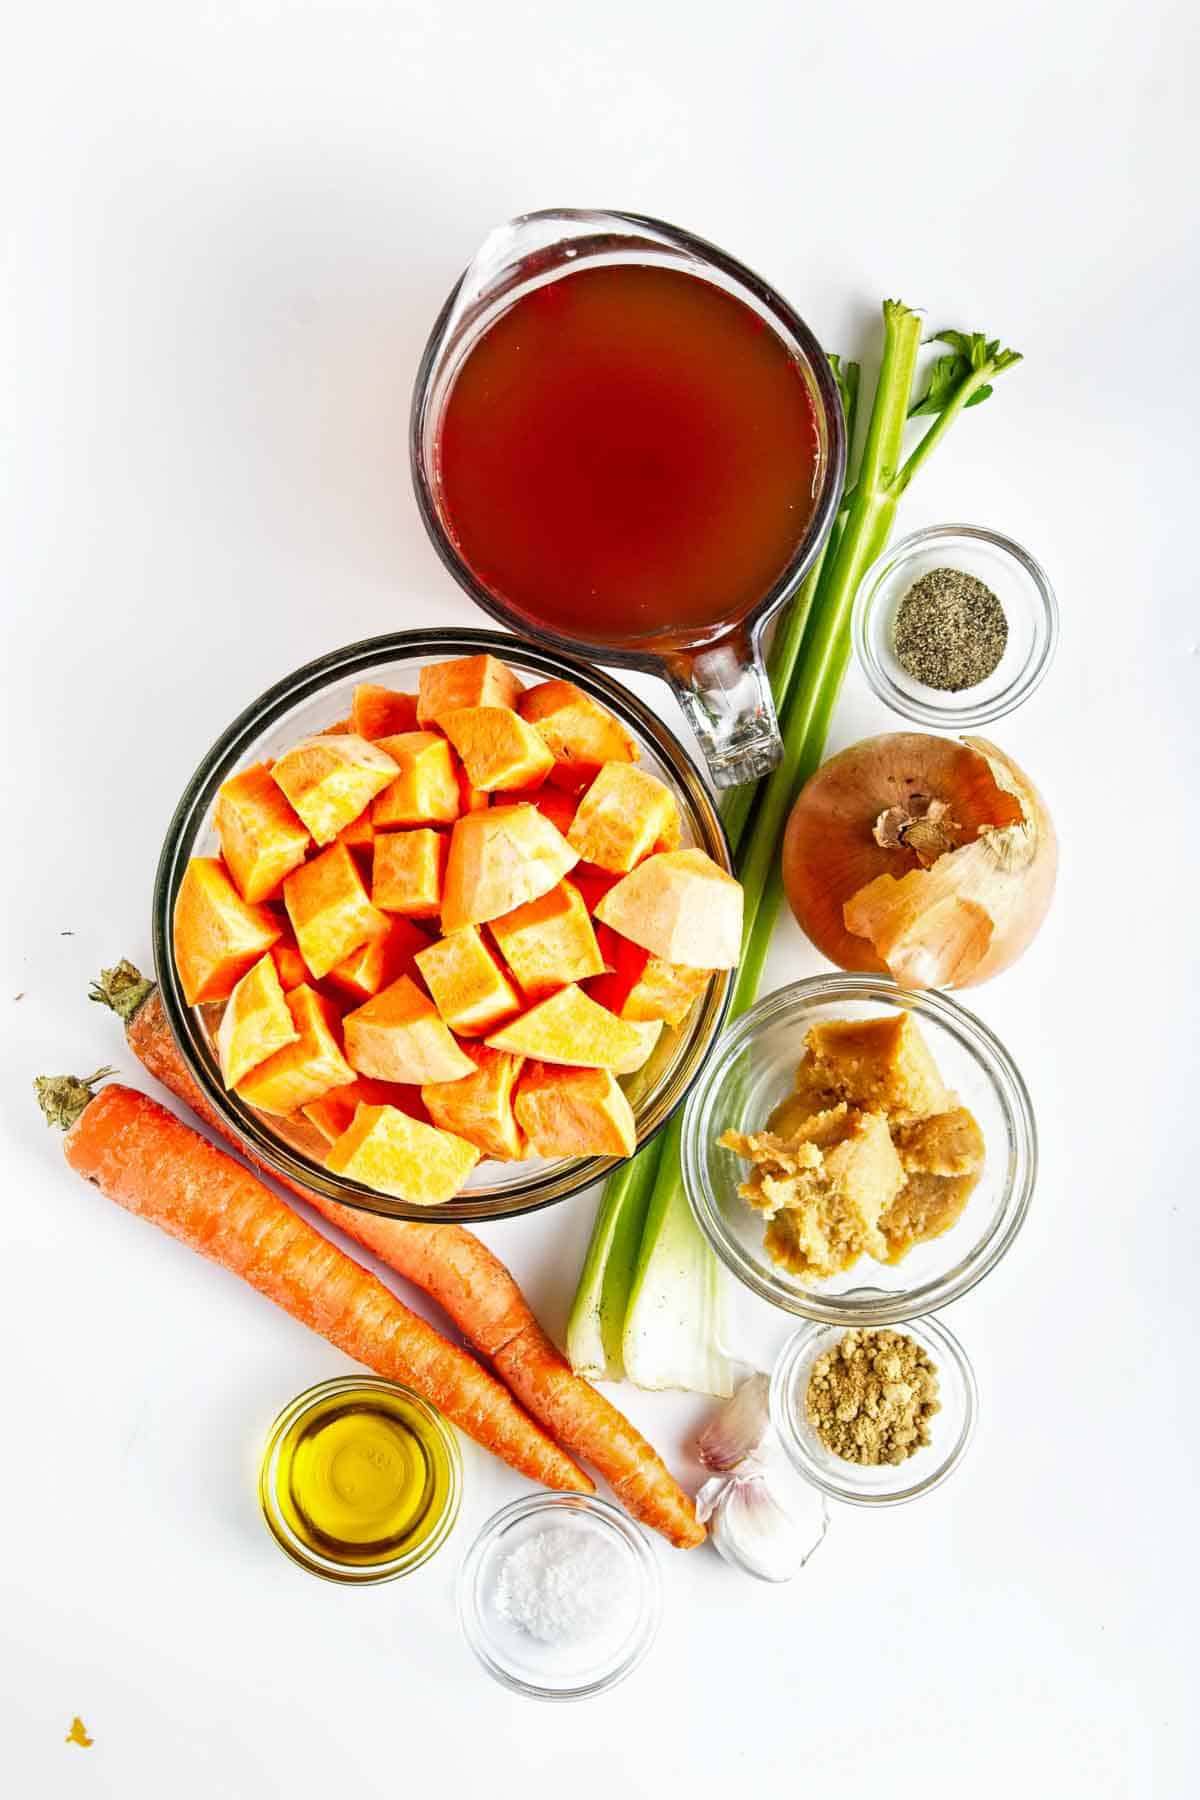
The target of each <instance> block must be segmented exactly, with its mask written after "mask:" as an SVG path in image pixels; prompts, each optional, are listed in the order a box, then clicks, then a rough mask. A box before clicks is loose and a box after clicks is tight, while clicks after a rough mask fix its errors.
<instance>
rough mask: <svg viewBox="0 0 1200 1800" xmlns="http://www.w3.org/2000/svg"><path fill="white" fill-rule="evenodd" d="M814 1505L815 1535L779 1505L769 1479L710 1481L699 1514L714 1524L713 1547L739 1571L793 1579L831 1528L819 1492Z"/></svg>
mask: <svg viewBox="0 0 1200 1800" xmlns="http://www.w3.org/2000/svg"><path fill="white" fill-rule="evenodd" d="M813 1501H814V1512H813V1518H812V1519H811V1521H809V1522H810V1523H811V1524H812V1525H813V1526H814V1528H815V1529H816V1536H815V1537H812V1536H811V1535H810V1533H809V1531H808V1530H806V1529H805V1527H804V1526H802V1524H801V1522H800V1520H799V1519H798V1518H797V1517H796V1516H795V1515H793V1514H792V1513H791V1512H788V1511H786V1510H785V1509H784V1507H782V1506H781V1505H780V1504H779V1502H778V1500H776V1498H775V1496H774V1494H773V1493H772V1492H771V1489H770V1487H769V1486H768V1484H767V1480H766V1477H765V1476H763V1475H734V1476H730V1477H726V1478H725V1479H724V1480H722V1479H721V1478H720V1477H714V1478H713V1480H711V1481H706V1482H705V1484H704V1486H703V1487H702V1488H701V1489H700V1492H699V1493H698V1494H697V1495H696V1514H697V1517H698V1518H699V1519H700V1520H701V1521H702V1522H703V1523H706V1524H707V1525H708V1528H709V1537H710V1538H711V1540H712V1545H713V1548H714V1549H715V1550H716V1551H717V1553H718V1555H720V1556H721V1557H723V1558H724V1560H725V1561H726V1562H727V1563H730V1564H731V1565H732V1566H733V1567H734V1568H735V1569H741V1570H743V1571H744V1573H746V1574H747V1575H753V1576H755V1577H756V1578H757V1579H758V1580H759V1581H775V1582H780V1581H791V1579H792V1577H793V1576H795V1575H798V1574H799V1572H800V1570H801V1569H802V1568H803V1567H804V1565H805V1563H806V1562H807V1561H808V1559H809V1557H810V1556H812V1554H813V1552H814V1551H815V1550H817V1549H818V1548H819V1546H820V1545H821V1544H822V1543H823V1542H824V1538H825V1533H826V1532H827V1531H828V1529H829V1513H828V1510H827V1508H826V1506H825V1501H824V1498H823V1497H822V1496H821V1495H819V1494H816V1493H814V1494H813ZM818 1509H819V1510H818Z"/></svg>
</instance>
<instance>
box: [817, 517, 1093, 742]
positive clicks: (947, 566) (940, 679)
mask: <svg viewBox="0 0 1200 1800" xmlns="http://www.w3.org/2000/svg"><path fill="white" fill-rule="evenodd" d="M851 630H852V633H853V637H854V649H855V654H856V655H857V657H858V661H859V664H860V666H861V668H862V671H863V674H864V675H865V676H866V678H867V680H868V681H869V682H870V684H871V686H872V687H873V688H874V690H875V693H876V694H877V695H878V697H879V699H881V700H882V701H883V702H884V704H885V706H890V707H891V709H892V711H893V712H898V713H902V714H903V715H904V717H905V718H906V719H913V720H915V721H916V723H917V724H919V725H927V726H932V727H933V728H934V729H935V730H941V731H964V730H967V729H970V728H974V727H977V726H980V725H987V724H990V723H991V722H992V721H993V720H995V719H1000V718H1003V717H1004V715H1005V714H1006V713H1010V712H1012V711H1013V710H1014V708H1016V707H1018V706H1020V705H1021V704H1022V702H1023V701H1025V700H1027V699H1028V698H1029V696H1030V694H1032V693H1033V691H1034V689H1035V688H1036V687H1037V686H1038V684H1039V682H1040V681H1041V680H1042V677H1043V676H1044V675H1045V673H1046V671H1047V669H1048V668H1049V667H1050V663H1051V660H1052V659H1053V656H1054V650H1055V645H1056V644H1057V642H1058V603H1057V601H1056V600H1055V598H1054V589H1053V588H1052V587H1051V585H1050V582H1049V579H1048V578H1047V575H1046V571H1045V570H1044V569H1043V568H1042V567H1041V565H1040V563H1037V562H1035V560H1034V559H1033V557H1032V556H1030V554H1029V552H1028V551H1027V550H1024V549H1022V547H1021V545H1020V544H1017V543H1014V542H1013V540H1012V539H1011V538H1007V537H1002V536H1001V534H1000V533H999V532H996V531H987V530H985V529H984V528H983V527H982V526H980V525H931V526H928V527H926V529H925V530H923V531H914V532H913V533H912V535H911V536H910V537H906V538H901V540H900V542H899V543H897V544H891V545H889V547H888V549H887V550H885V551H884V553H883V555H882V556H881V557H880V558H879V560H878V561H877V562H875V563H873V564H872V566H871V567H870V568H869V569H868V570H867V572H866V574H865V575H864V576H863V579H862V582H861V584H860V586H859V589H858V593H857V595H856V596H855V600H854V612H853V617H852V625H851Z"/></svg>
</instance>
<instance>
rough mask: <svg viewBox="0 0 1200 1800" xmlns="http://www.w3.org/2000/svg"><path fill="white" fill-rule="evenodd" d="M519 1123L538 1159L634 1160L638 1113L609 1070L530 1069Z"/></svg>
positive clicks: (521, 1089) (520, 1097) (520, 1093)
mask: <svg viewBox="0 0 1200 1800" xmlns="http://www.w3.org/2000/svg"><path fill="white" fill-rule="evenodd" d="M515 1105H516V1114H517V1121H518V1123H519V1124H520V1126H521V1129H522V1130H523V1131H524V1133H525V1135H526V1137H527V1138H528V1139H529V1143H530V1147H531V1149H532V1150H533V1151H534V1153H535V1155H537V1156H632V1155H633V1153H634V1151H635V1150H636V1149H637V1125H636V1123H635V1122H634V1117H633V1109H632V1107H631V1106H630V1104H629V1102H628V1100H627V1099H626V1098H625V1095H624V1094H623V1093H622V1091H621V1088H620V1085H619V1084H618V1082H617V1081H616V1080H615V1079H614V1077H613V1075H612V1073H611V1071H610V1070H608V1069H562V1068H556V1067H554V1066H553V1065H552V1064H549V1063H541V1062H533V1063H529V1064H527V1065H526V1068H525V1070H524V1072H523V1074H522V1076H521V1080H520V1082H519V1084H518V1087H517V1098H516V1103H515Z"/></svg>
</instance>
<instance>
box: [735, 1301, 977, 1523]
mask: <svg viewBox="0 0 1200 1800" xmlns="http://www.w3.org/2000/svg"><path fill="white" fill-rule="evenodd" d="M977 1404H978V1402H977V1394H976V1389H975V1376H974V1373H973V1371H972V1369H971V1364H970V1362H969V1361H968V1360H967V1355H966V1352H965V1351H964V1349H963V1347H962V1345H961V1344H960V1343H959V1341H958V1339H957V1338H956V1337H955V1336H954V1335H953V1333H951V1332H950V1331H948V1330H947V1329H946V1327H945V1326H944V1325H940V1324H938V1323H937V1321H936V1320H934V1319H920V1320H912V1321H910V1322H909V1323H908V1324H906V1325H902V1326H897V1327H896V1328H895V1329H894V1330H888V1329H885V1330H882V1331H881V1330H875V1329H872V1328H870V1327H867V1328H864V1329H856V1330H853V1331H849V1332H847V1331H843V1330H841V1329H840V1328H838V1327H836V1326H829V1325H805V1326H802V1327H801V1329H800V1330H799V1331H798V1332H796V1334H795V1336H794V1337H792V1338H791V1339H789V1341H788V1342H787V1343H786V1344H785V1345H784V1348H783V1351H782V1353H781V1355H780V1357H779V1361H778V1362H777V1363H776V1365H775V1371H774V1373H773V1375H772V1377H771V1423H772V1425H773V1426H774V1427H775V1430H776V1432H777V1434H778V1436H779V1440H780V1442H781V1444H782V1445H783V1448H784V1451H785V1453H786V1455H787V1457H788V1460H789V1461H790V1462H791V1464H792V1466H793V1468H794V1469H795V1470H796V1471H797V1473H798V1474H800V1475H802V1476H803V1477H804V1479H805V1480H806V1481H810V1482H812V1484H813V1485H814V1486H815V1487H818V1488H820V1490H821V1492H822V1493H823V1494H826V1495H828V1497H829V1498H830V1499H831V1500H845V1501H848V1502H849V1503H850V1504H851V1505H853V1506H896V1505H899V1504H900V1503H901V1502H903V1501H905V1500H915V1499H917V1498H918V1496H919V1495H921V1494H928V1493H931V1492H932V1490H933V1489H934V1488H935V1487H939V1486H940V1485H941V1483H942V1482H943V1481H945V1480H946V1478H947V1476H949V1475H951V1474H952V1473H953V1471H954V1470H955V1469H956V1468H957V1467H958V1464H959V1463H960V1462H961V1460H962V1458H963V1456H964V1455H965V1454H966V1450H967V1446H968V1445H969V1444H970V1442H971V1437H972V1434H973V1432H974V1430H975V1415H976V1410H977Z"/></svg>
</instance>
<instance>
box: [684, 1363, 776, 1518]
mask: <svg viewBox="0 0 1200 1800" xmlns="http://www.w3.org/2000/svg"><path fill="white" fill-rule="evenodd" d="M770 1391H771V1382H770V1378H769V1377H768V1376H766V1375H751V1376H750V1377H749V1379H748V1380H746V1381H743V1382H742V1384H741V1386H740V1387H739V1388H738V1390H737V1392H736V1393H735V1394H734V1396H733V1398H732V1399H731V1400H727V1401H726V1402H725V1404H724V1406H722V1407H721V1409H720V1411H719V1412H716V1413H714V1415H713V1417H712V1418H711V1419H710V1420H709V1422H708V1424H707V1425H706V1426H705V1427H704V1430H703V1431H702V1432H701V1434H700V1439H699V1442H698V1443H697V1446H696V1454H697V1455H698V1456H699V1458H700V1461H701V1462H702V1463H703V1464H704V1467H705V1468H706V1469H715V1470H717V1471H718V1472H719V1473H726V1472H728V1471H729V1470H731V1469H736V1468H738V1467H739V1466H740V1465H741V1464H742V1463H744V1462H746V1461H747V1460H748V1459H749V1458H750V1457H752V1456H754V1454H755V1452H756V1451H758V1450H760V1449H761V1448H763V1446H764V1445H766V1444H767V1442H768V1440H769V1439H770V1438H771V1436H772V1431H771V1418H770V1412H769V1409H768V1404H767V1400H768V1395H769V1394H770ZM701 1491H703V1490H701Z"/></svg>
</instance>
